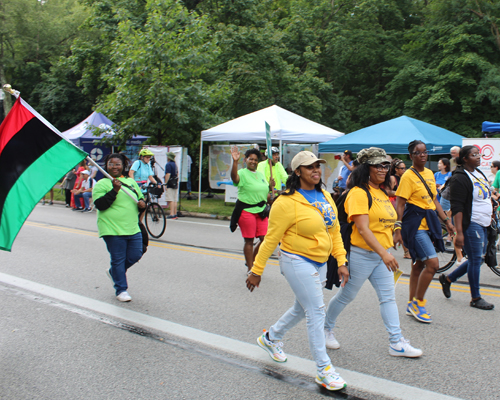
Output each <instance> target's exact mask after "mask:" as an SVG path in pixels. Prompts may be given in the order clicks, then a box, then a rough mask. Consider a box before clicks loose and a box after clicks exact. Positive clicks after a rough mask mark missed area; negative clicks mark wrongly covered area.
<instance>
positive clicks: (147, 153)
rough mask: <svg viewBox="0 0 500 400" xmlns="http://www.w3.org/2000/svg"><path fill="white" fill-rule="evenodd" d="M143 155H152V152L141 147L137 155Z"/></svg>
mask: <svg viewBox="0 0 500 400" xmlns="http://www.w3.org/2000/svg"><path fill="white" fill-rule="evenodd" d="M144 156H151V157H152V156H154V153H153V152H152V151H151V150H149V149H142V150H141V151H140V152H139V157H144Z"/></svg>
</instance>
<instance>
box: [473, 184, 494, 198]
mask: <svg viewBox="0 0 500 400" xmlns="http://www.w3.org/2000/svg"><path fill="white" fill-rule="evenodd" d="M474 187H475V188H476V189H477V193H478V198H480V199H483V200H486V199H489V198H490V190H489V189H488V187H487V186H486V185H485V184H484V183H483V182H482V181H479V180H474Z"/></svg>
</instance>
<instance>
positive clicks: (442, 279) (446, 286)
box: [439, 274, 451, 299]
mask: <svg viewBox="0 0 500 400" xmlns="http://www.w3.org/2000/svg"><path fill="white" fill-rule="evenodd" d="M439 283H441V286H442V287H443V294H444V297H446V298H447V299H449V298H450V297H451V290H450V286H451V283H450V282H448V279H446V275H445V274H441V275H440V276H439Z"/></svg>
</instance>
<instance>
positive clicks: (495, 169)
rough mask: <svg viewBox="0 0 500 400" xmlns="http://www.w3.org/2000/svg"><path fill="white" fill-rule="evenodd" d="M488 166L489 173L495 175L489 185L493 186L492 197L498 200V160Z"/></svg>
mask: <svg viewBox="0 0 500 400" xmlns="http://www.w3.org/2000/svg"><path fill="white" fill-rule="evenodd" d="M490 168H491V173H492V174H493V175H494V176H495V179H493V183H492V185H491V186H492V187H493V195H492V197H493V198H494V199H495V200H498V198H499V197H500V196H499V195H498V192H499V191H500V174H499V173H498V171H499V170H500V161H493V162H492V163H491V166H490Z"/></svg>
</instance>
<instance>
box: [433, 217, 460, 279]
mask: <svg viewBox="0 0 500 400" xmlns="http://www.w3.org/2000/svg"><path fill="white" fill-rule="evenodd" d="M441 231H442V235H443V241H444V252H443V253H437V256H438V261H439V268H438V270H437V272H438V273H442V272H444V271H447V270H449V269H450V268H451V267H453V265H455V263H456V262H457V254H456V253H455V246H454V245H453V241H450V242H447V241H446V238H447V237H448V231H447V230H446V225H445V224H443V223H441Z"/></svg>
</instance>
